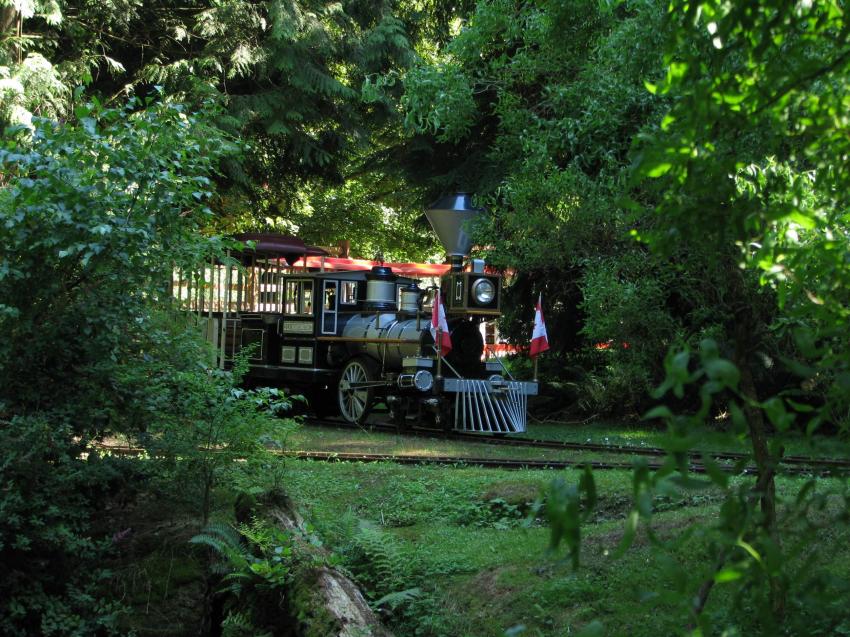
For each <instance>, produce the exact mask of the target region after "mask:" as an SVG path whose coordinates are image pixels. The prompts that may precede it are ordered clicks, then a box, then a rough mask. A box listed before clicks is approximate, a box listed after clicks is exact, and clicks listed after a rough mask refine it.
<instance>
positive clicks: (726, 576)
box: [714, 567, 744, 584]
mask: <svg viewBox="0 0 850 637" xmlns="http://www.w3.org/2000/svg"><path fill="white" fill-rule="evenodd" d="M743 576H744V574H743V573H742V572H741V571H739V570H737V569H735V568H732V567H727V568H724V569H721V570H719V571H717V572H716V573H715V574H714V581H715V582H717V583H718V584H725V583H727V582H734V581H735V580H739V579H741V578H742V577H743Z"/></svg>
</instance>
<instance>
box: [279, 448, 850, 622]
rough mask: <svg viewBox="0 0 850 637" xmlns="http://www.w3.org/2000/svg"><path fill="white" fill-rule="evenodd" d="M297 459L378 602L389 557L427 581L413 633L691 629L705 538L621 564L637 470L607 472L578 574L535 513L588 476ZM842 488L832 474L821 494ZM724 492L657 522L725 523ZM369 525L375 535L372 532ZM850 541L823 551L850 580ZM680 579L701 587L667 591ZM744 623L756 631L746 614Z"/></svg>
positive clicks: (682, 499)
mask: <svg viewBox="0 0 850 637" xmlns="http://www.w3.org/2000/svg"><path fill="white" fill-rule="evenodd" d="M287 463H288V465H287V467H288V470H287V476H288V478H287V485H288V490H289V492H290V493H291V495H292V496H293V497H294V498H295V499H296V501H297V502H299V503H300V505H301V507H302V508H303V510H304V511H305V512H306V513H307V514H308V516H309V518H310V520H311V521H312V523H313V525H314V526H315V528H316V529H317V530H318V532H319V533H320V534H321V535H322V537H323V538H324V539H325V541H326V543H327V544H328V545H329V546H330V547H332V548H333V549H334V550H335V551H336V553H337V555H338V556H339V560H340V561H341V562H342V564H343V565H344V566H346V567H348V568H349V569H351V570H352V572H353V573H354V574H355V575H356V576H357V577H358V579H359V581H360V583H361V585H362V586H363V587H364V589H365V590H366V593H367V595H370V596H371V598H372V599H373V600H374V599H376V598H378V597H381V596H383V595H385V594H386V593H387V592H391V591H387V590H385V589H383V588H381V586H382V584H381V582H382V580H381V578H380V577H378V576H377V575H376V574H375V570H374V560H375V559H376V558H375V554H376V553H377V554H378V556H379V557H378V558H377V559H378V561H382V562H384V563H385V565H386V564H389V565H390V567H391V568H392V569H394V570H395V571H396V574H397V575H398V577H399V582H398V584H397V585H398V587H400V588H404V589H408V588H413V587H417V588H419V589H421V593H420V595H419V596H418V597H416V598H415V599H414V600H413V601H412V602H408V603H407V604H406V605H401V606H399V607H397V608H396V609H395V610H387V612H388V613H389V614H390V615H391V616H392V617H393V621H394V625H393V628H394V629H395V631H396V634H397V635H399V636H403V635H422V636H431V635H446V636H452V637H461V636H469V637H478V636H481V637H483V636H485V635H486V636H492V635H503V634H505V631H506V630H510V629H514V631H515V633H516V634H522V635H524V636H535V637H555V636H561V635H571V634H576V632H577V631H579V630H580V629H582V628H584V627H588V626H589V625H591V624H590V623H591V622H592V621H593V620H600V621H601V622H602V624H603V626H604V630H603V632H602V633H601V634H606V635H635V636H650V635H653V636H655V635H672V634H681V633H682V632H683V630H684V628H685V626H686V624H687V621H688V614H687V608H686V606H687V600H690V598H691V596H692V594H693V592H694V591H696V590H697V589H698V587H699V585H700V584H701V582H702V581H703V580H704V579H705V578H706V577H707V576H708V575H709V574H710V572H711V568H712V564H713V558H712V557H711V553H710V551H709V550H708V545H707V544H706V541H705V539H704V538H702V537H700V536H699V535H695V536H693V537H691V538H690V539H687V540H685V541H683V542H682V543H681V544H680V545H679V546H678V547H677V548H675V549H674V550H673V551H671V552H670V553H669V554H668V555H667V556H661V557H660V558H659V554H658V552H657V551H656V550H654V549H653V547H652V546H651V544H650V543H649V542H648V541H647V539H646V537H645V536H644V535H641V536H639V538H638V541H637V542H636V545H635V546H634V547H633V548H632V549H631V550H630V551H628V552H627V553H626V554H625V555H624V556H623V557H621V558H619V559H614V557H613V554H614V552H615V550H616V547H617V545H618V542H619V540H620V538H621V535H622V529H623V522H624V518H625V515H626V514H627V512H628V511H629V508H630V496H631V491H632V484H631V479H632V478H631V473H630V472H625V471H606V472H597V473H596V481H597V488H598V491H599V496H600V500H599V506H598V508H597V512H596V514H595V516H594V518H593V519H592V521H591V523H590V524H589V525H587V526H586V528H585V529H584V539H583V546H582V565H581V567H580V568H579V569H578V570H573V569H572V568H571V566H570V564H569V563H568V562H567V561H566V560H565V559H564V555H563V554H555V553H551V552H550V551H548V546H549V535H550V531H549V529H548V528H547V527H546V526H543V525H540V524H531V525H530V526H529V525H528V524H526V522H525V520H526V514H527V512H528V510H529V506H530V503H531V502H532V501H533V500H534V498H535V497H536V496H537V494H538V492H539V490H540V489H541V487H543V486H545V485H546V484H548V483H549V481H550V480H551V479H552V478H553V477H554V476H555V475H561V476H563V477H565V478H566V479H567V480H570V481H575V480H576V479H577V476H578V472H577V471H573V470H567V471H558V472H556V471H512V472H507V471H501V470H492V469H480V468H474V467H470V468H454V469H446V468H444V467H432V466H398V465H391V464H381V463H379V464H359V463H335V464H326V463H317V462H310V461H301V460H298V461H295V460H288V461H287ZM801 484H802V482H801V481H799V480H791V479H787V480H786V479H782V480H780V481H779V491H780V494H781V496H782V497H783V498H784V499H785V500H787V501H790V498H791V497H792V496H794V495H795V494H796V491H797V490H798V488H799V486H800V485H801ZM840 484H841V483H840V482H838V481H834V480H833V481H830V480H823V481H820V483H819V487H818V488H819V489H822V488H829V489H839V488H840ZM716 495H717V494H716V493H715V494H712V493H711V492H710V490H709V491H708V492H706V491H700V492H690V493H682V494H681V495H680V496H679V497H677V498H672V499H671V500H669V501H668V502H666V507H664V508H666V510H664V511H661V512H658V513H656V515H655V516H654V523H653V524H654V528H655V529H656V530H657V532H658V533H659V534H660V535H662V536H664V537H673V536H676V535H677V534H679V532H680V531H681V530H682V529H684V528H685V527H687V526H688V525H690V524H692V523H693V522H694V521H704V522H711V521H712V520H713V519H715V518H716V516H717V512H718V501H717V499H716ZM364 528H366V529H371V531H369V532H368V533H367V534H366V536H364V531H363V529H364ZM364 537H365V538H366V539H368V542H367V541H366V539H364ZM376 537H377V538H378V539H377V540H376V539H375V538H376ZM369 538H371V539H369ZM848 539H850V533H848V529H847V528H846V526H845V527H840V528H829V529H828V530H827V531H826V535H825V539H824V541H825V542H828V546H825V545H824V546H822V548H827V549H828V550H827V551H822V552H821V553H820V554H819V555H820V556H821V558H820V562H821V565H822V566H825V567H826V566H829V568H831V569H832V570H833V574H835V575H840V576H841V577H844V578H848V577H850V572H848V563H850V560H848V558H850V550H848V549H847V548H846V547H847V546H848V542H847V541H848ZM376 541H377V542H378V543H379V544H380V547H378V548H376V547H375V546H374V545H375V542H376ZM364 547H365V548H364ZM381 547H383V548H381ZM827 562H828V563H827ZM671 564H672V565H676V564H678V565H679V566H681V567H683V568H682V569H671ZM830 564H831V566H830ZM674 571H675V573H676V575H675V577H674V576H673V575H672V573H673V572H674ZM677 578H678V579H677ZM676 586H680V587H681V588H682V590H684V591H690V594H689V595H685V596H684V597H679V598H673V597H665V596H666V595H667V594H669V593H670V591H671V590H672V589H673V588H674V587H676ZM728 591H729V586H728V585H726V586H725V587H724V586H723V585H718V586H716V587H715V591H714V593H713V594H712V598H711V600H710V603H709V606H708V607H707V610H706V612H707V613H708V615H715V616H718V617H722V618H725V619H727V620H728V619H729V616H730V613H732V611H731V610H730V608H729V594H728ZM682 599H684V600H686V602H685V604H684V605H683V603H682V602H681V600H682ZM677 600H678V601H677ZM736 612H738V611H736ZM733 617H734V621H733V622H732V623H736V622H738V623H739V624H740V625H741V629H742V630H744V632H746V628H747V621H750V620H748V619H747V616H746V613H744V614H743V615H741V614H740V613H739V612H738V614H734V613H733ZM521 627H524V628H521ZM810 627H812V628H815V627H816V622H815V623H812V624H810ZM845 627H847V628H850V623H849V624H846V625H845ZM730 634H734V633H730ZM811 634H816V632H812V633H811ZM824 634H826V633H824Z"/></svg>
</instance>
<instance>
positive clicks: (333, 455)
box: [279, 451, 846, 477]
mask: <svg viewBox="0 0 850 637" xmlns="http://www.w3.org/2000/svg"><path fill="white" fill-rule="evenodd" d="M279 454H280V455H282V456H284V457H288V458H296V459H299V460H317V461H323V462H391V463H394V464H425V465H429V464H433V465H442V466H452V467H485V468H493V469H513V470H517V469H580V468H583V467H587V466H590V467H591V468H592V469H614V470H631V469H634V464H633V463H630V462H606V461H599V460H590V461H588V460H528V459H523V458H476V457H468V456H423V455H394V454H386V453H350V452H336V451H282V452H279ZM647 466H648V468H649V469H651V470H653V471H657V470H659V469H662V468H664V467H665V466H666V465H664V464H663V463H648V465H647ZM717 469H718V470H719V471H721V472H723V473H728V474H732V475H755V474H757V472H758V470H757V468H756V467H754V466H746V467H730V466H724V465H718V467H717ZM688 471H689V472H690V473H697V474H704V473H708V470H707V469H706V468H705V466H704V465H701V464H698V463H690V464H689V465H688ZM813 474H817V475H819V476H824V477H829V476H833V475H842V476H843V475H846V474H845V473H844V472H838V473H833V472H832V471H831V470H830V469H827V468H825V469H823V470H821V471H814V470H812V469H807V468H804V467H786V468H784V469H782V470H781V471H778V472H777V475H813Z"/></svg>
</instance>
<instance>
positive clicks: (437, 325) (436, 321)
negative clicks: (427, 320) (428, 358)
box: [431, 289, 452, 356]
mask: <svg viewBox="0 0 850 637" xmlns="http://www.w3.org/2000/svg"><path fill="white" fill-rule="evenodd" d="M438 330H439V331H440V341H441V342H440V355H441V356H446V355H447V354H448V353H449V352H450V351H452V337H451V334H449V324H448V322H447V321H446V308H445V306H444V305H443V302H442V301H441V300H440V290H439V289H438V290H437V296H436V297H435V298H434V306H433V308H432V309H431V336H433V337H434V343H435V344H436V342H437V331H438Z"/></svg>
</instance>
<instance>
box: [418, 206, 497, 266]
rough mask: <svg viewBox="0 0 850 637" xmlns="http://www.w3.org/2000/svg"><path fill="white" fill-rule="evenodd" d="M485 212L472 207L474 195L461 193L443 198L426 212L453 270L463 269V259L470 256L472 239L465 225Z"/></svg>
mask: <svg viewBox="0 0 850 637" xmlns="http://www.w3.org/2000/svg"><path fill="white" fill-rule="evenodd" d="M482 212H484V211H483V210H481V209H480V208H474V207H473V206H472V195H469V194H467V193H465V192H459V193H456V194H454V195H447V196H445V197H441V198H440V199H438V200H437V201H435V202H434V203H433V204H431V207H430V208H429V209H428V210H426V211H425V216H426V217H428V221H429V222H430V223H431V227H432V228H433V229H434V232H435V233H436V234H437V237H438V238H439V239H440V243H442V244H443V247H444V248H445V249H446V253H447V254H448V256H449V259H450V261H451V263H452V269H458V270H459V269H461V268H462V265H463V258H464V257H466V256H468V255H469V251H470V249H471V248H472V239H471V238H470V236H469V234H468V233H467V229H466V227H465V224H466V223H467V222H469V221H470V220H471V219H474V218H475V217H477V216H478V215H480V214H481V213H482Z"/></svg>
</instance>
